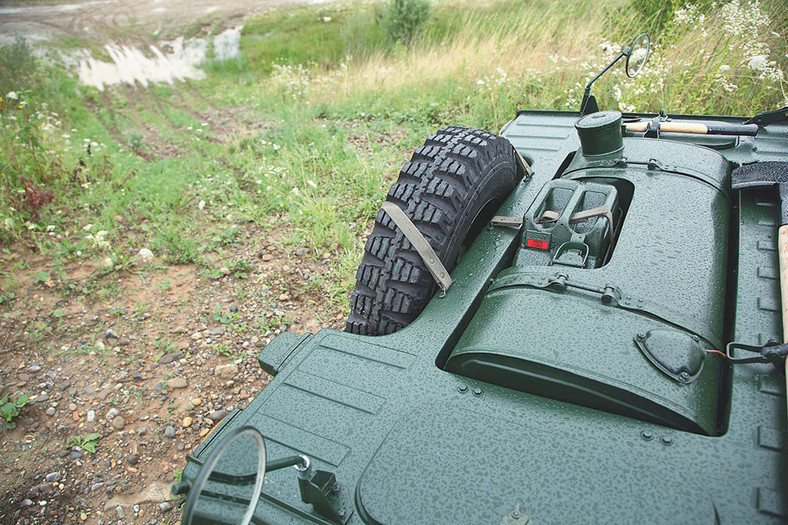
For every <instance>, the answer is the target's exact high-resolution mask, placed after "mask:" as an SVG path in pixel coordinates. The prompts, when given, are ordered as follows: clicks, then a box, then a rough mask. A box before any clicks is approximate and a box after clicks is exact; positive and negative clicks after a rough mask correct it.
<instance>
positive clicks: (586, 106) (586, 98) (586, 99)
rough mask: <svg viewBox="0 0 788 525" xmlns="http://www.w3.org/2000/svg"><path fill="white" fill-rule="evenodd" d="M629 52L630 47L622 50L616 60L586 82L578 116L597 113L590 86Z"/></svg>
mask: <svg viewBox="0 0 788 525" xmlns="http://www.w3.org/2000/svg"><path fill="white" fill-rule="evenodd" d="M631 52H632V48H631V47H628V48H626V49H624V50H623V51H622V52H621V53H619V54H618V56H617V57H616V58H614V59H613V60H612V61H611V62H610V63H609V64H608V65H607V66H605V69H603V70H602V71H600V72H599V73H597V74H596V76H595V77H594V78H592V79H591V80H590V81H589V82H588V85H587V86H586V89H585V91H584V92H583V101H582V102H581V103H580V115H583V116H585V115H588V114H589V113H596V112H597V111H599V106H598V105H597V103H596V97H594V95H592V94H591V86H592V85H593V84H594V82H596V81H597V79H598V78H599V77H601V76H602V75H604V74H605V72H607V70H608V69H610V68H611V67H613V66H614V65H615V63H616V62H618V61H619V60H621V58H622V57H625V56H626V57H628V56H629V54H630V53H631Z"/></svg>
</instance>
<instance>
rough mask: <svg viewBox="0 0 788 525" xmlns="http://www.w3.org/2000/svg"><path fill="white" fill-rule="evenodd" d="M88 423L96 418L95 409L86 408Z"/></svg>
mask: <svg viewBox="0 0 788 525" xmlns="http://www.w3.org/2000/svg"><path fill="white" fill-rule="evenodd" d="M87 415H88V423H92V422H94V421H95V420H96V411H95V410H88V414H87Z"/></svg>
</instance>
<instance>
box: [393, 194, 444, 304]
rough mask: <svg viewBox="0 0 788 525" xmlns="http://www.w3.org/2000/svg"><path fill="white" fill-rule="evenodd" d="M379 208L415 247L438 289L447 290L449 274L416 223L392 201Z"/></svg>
mask: <svg viewBox="0 0 788 525" xmlns="http://www.w3.org/2000/svg"><path fill="white" fill-rule="evenodd" d="M381 209H382V210H383V211H385V212H386V213H387V214H388V216H389V217H391V220H392V221H394V224H396V225H397V227H398V228H399V229H400V230H401V231H402V233H403V234H404V235H405V237H406V238H407V239H408V241H410V244H411V246H413V247H414V248H415V249H416V253H418V254H419V256H420V257H421V259H422V260H423V261H424V264H425V265H427V269H428V270H429V271H430V274H432V277H433V279H435V282H437V283H438V286H440V289H441V290H443V291H444V292H445V291H446V290H448V289H449V287H450V286H451V283H452V280H451V276H450V275H449V272H448V271H447V270H446V267H445V266H443V263H441V260H440V259H439V258H438V256H437V255H436V254H435V250H433V249H432V246H430V243H429V242H427V239H425V238H424V235H422V234H421V232H420V231H419V229H418V228H416V225H415V224H413V222H412V221H411V220H410V219H409V218H408V216H407V215H405V212H403V211H402V210H401V209H400V207H399V206H397V205H396V204H394V203H393V202H388V201H387V202H384V203H383V206H381Z"/></svg>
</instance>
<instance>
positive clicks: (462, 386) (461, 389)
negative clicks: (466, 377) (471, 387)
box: [457, 385, 468, 394]
mask: <svg viewBox="0 0 788 525" xmlns="http://www.w3.org/2000/svg"><path fill="white" fill-rule="evenodd" d="M457 390H458V391H459V392H460V393H461V394H464V393H465V392H467V391H468V387H467V385H460V386H458V387H457Z"/></svg>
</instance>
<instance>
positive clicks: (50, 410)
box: [45, 407, 56, 416]
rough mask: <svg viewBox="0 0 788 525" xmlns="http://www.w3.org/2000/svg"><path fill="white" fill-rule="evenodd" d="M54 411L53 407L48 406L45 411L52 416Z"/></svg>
mask: <svg viewBox="0 0 788 525" xmlns="http://www.w3.org/2000/svg"><path fill="white" fill-rule="evenodd" d="M55 412H56V410H55V407H49V408H47V409H46V412H45V413H46V415H48V416H54V415H55Z"/></svg>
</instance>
